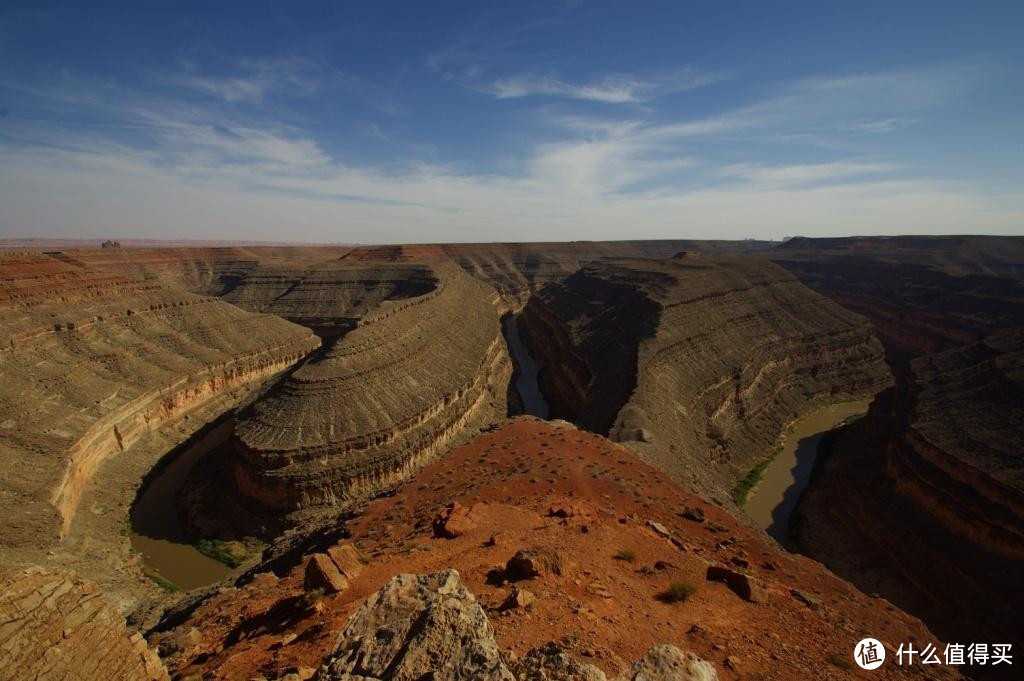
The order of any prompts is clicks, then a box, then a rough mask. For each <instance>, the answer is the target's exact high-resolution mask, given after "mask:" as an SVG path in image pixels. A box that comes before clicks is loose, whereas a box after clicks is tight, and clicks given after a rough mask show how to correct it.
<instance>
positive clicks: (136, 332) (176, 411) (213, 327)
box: [0, 253, 319, 547]
mask: <svg viewBox="0 0 1024 681" xmlns="http://www.w3.org/2000/svg"><path fill="white" fill-rule="evenodd" d="M0 281H2V284H3V286H2V289H0V329H2V332H3V337H2V338H0V371H2V373H3V376H4V385H3V390H2V391H0V414H2V415H3V416H2V419H3V420H2V422H0V467H2V469H0V473H2V475H0V479H2V483H0V509H2V512H4V513H5V515H6V517H7V518H8V519H9V520H8V521H7V522H5V523H4V524H3V527H2V528H0V544H3V545H4V546H8V547H10V546H18V545H33V546H36V545H46V544H49V543H52V542H54V541H56V540H58V539H60V538H62V537H63V536H64V535H65V534H66V533H67V531H68V528H69V526H70V523H71V521H72V519H73V518H74V515H75V513H76V511H77V508H78V504H79V500H80V498H81V495H82V492H83V490H84V488H85V487H86V486H87V485H88V484H89V482H90V480H91V479H92V478H93V476H94V475H95V474H96V472H97V470H98V469H99V468H100V466H101V465H103V464H104V462H106V461H108V460H109V459H111V458H112V457H115V456H117V455H119V454H121V453H122V452H125V451H126V450H129V449H130V448H131V446H132V445H133V444H134V443H136V442H137V441H138V440H139V439H140V438H142V437H143V436H144V435H146V434H147V433H149V432H151V431H153V430H155V429H157V428H159V427H160V426H161V425H162V424H165V423H168V422H170V421H175V420H178V419H181V418H185V417H187V414H188V412H189V411H191V410H192V409H195V408H197V407H199V406H201V405H203V404H205V403H207V402H208V401H209V400H211V399H213V398H214V397H216V396H218V395H219V394H221V393H223V392H224V391H227V390H231V389H233V388H235V387H237V386H242V385H246V384H248V383H251V382H254V381H257V380H259V379H262V378H265V377H267V376H270V375H272V374H274V373H276V372H279V371H281V370H282V369H284V368H286V367H288V366H290V365H291V364H293V363H295V362H296V361H298V360H299V359H300V358H302V357H303V356H305V355H306V354H308V353H309V352H310V351H311V350H313V349H314V348H316V347H317V346H318V345H319V341H318V340H317V338H316V337H315V336H314V335H313V334H312V333H310V332H309V331H308V330H306V329H303V328H301V327H299V326H296V325H294V324H291V323H289V322H286V321H284V320H282V319H278V318H276V317H272V316H269V315H258V314H251V313H249V312H245V311H243V310H240V309H239V308H237V307H234V306H232V305H228V304H226V303H224V302H222V301H219V300H217V299H215V298H208V297H203V296H199V295H195V294H192V293H188V292H186V291H183V290H180V289H174V288H170V287H168V286H166V285H165V284H163V283H161V282H159V281H157V280H141V279H133V278H129V277H126V276H123V275H120V274H116V273H112V272H109V271H106V270H103V269H94V268H87V267H85V266H83V265H82V264H81V263H79V262H76V261H74V260H69V259H67V258H64V257H59V256H48V255H45V254H31V253H29V254H6V255H3V256H0ZM15 510H16V512H15Z"/></svg>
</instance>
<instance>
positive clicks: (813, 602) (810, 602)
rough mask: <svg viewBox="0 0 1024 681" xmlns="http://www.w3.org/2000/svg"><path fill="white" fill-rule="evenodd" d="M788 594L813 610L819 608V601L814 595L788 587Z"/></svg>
mask: <svg viewBox="0 0 1024 681" xmlns="http://www.w3.org/2000/svg"><path fill="white" fill-rule="evenodd" d="M789 595H790V596H792V597H793V598H795V599H796V600H798V601H800V602H801V603H803V604H804V605H806V606H807V607H808V608H810V609H811V610H814V611H815V612H817V611H818V610H820V609H821V601H819V600H818V599H817V598H815V597H814V596H811V595H809V594H807V593H804V592H803V591H800V590H799V589H790V590H789Z"/></svg>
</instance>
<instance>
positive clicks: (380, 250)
mask: <svg viewBox="0 0 1024 681" xmlns="http://www.w3.org/2000/svg"><path fill="white" fill-rule="evenodd" d="M771 245H772V244H771V242H766V241H753V240H750V241H692V240H689V239H662V240H647V241H571V242H532V243H530V242H526V243H465V244H413V245H394V246H364V247H360V248H355V249H353V250H352V251H351V252H349V253H347V254H345V255H344V256H342V258H343V259H344V260H347V261H356V262H359V261H372V262H407V261H415V260H424V259H426V260H452V261H453V262H455V263H456V264H458V265H459V267H461V268H462V269H464V270H465V271H466V272H468V273H469V274H471V275H473V276H474V277H476V278H478V279H481V280H482V281H485V282H487V283H488V284H490V285H491V286H493V287H494V288H495V289H497V290H498V292H499V293H500V294H501V296H502V298H503V301H504V303H505V305H506V306H507V307H509V308H511V309H518V308H521V307H522V306H523V305H524V304H525V303H526V300H527V299H528V298H529V296H530V294H531V292H533V291H535V290H537V289H539V288H540V287H542V286H544V285H545V284H547V283H549V282H552V281H558V280H560V279H563V278H564V277H566V276H568V275H570V274H572V273H573V272H575V271H576V270H578V269H579V268H580V267H582V266H583V265H584V264H585V263H587V262H590V261H593V260H599V259H601V258H667V257H670V256H672V255H675V254H676V253H679V252H684V251H689V252H702V253H719V254H722V253H749V252H760V251H764V250H767V249H768V248H770V246H771Z"/></svg>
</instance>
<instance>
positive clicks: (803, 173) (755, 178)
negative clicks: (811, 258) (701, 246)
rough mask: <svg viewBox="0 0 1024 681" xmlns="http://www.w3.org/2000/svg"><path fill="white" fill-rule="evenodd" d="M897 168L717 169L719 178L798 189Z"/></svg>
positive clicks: (850, 164) (841, 164)
mask: <svg viewBox="0 0 1024 681" xmlns="http://www.w3.org/2000/svg"><path fill="white" fill-rule="evenodd" d="M899 169H900V166H898V165H896V164H892V163H877V162H876V163H861V162H857V161H833V162H829V163H803V164H794V165H764V164H760V163H736V164H731V165H727V166H723V167H721V168H718V169H717V170H716V171H715V173H716V174H717V175H720V176H721V177H725V178H730V179H736V180H741V181H744V182H748V183H750V184H754V185H758V186H760V187H763V188H773V187H776V188H777V187H798V186H802V185H809V184H819V183H828V182H836V181H839V180H842V181H848V180H850V179H851V178H858V177H859V178H866V177H872V178H877V176H878V175H880V174H885V173H893V172H895V171H897V170H899Z"/></svg>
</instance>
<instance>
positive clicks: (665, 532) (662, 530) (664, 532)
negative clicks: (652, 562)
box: [647, 520, 672, 537]
mask: <svg viewBox="0 0 1024 681" xmlns="http://www.w3.org/2000/svg"><path fill="white" fill-rule="evenodd" d="M647 527H649V528H651V529H652V530H654V531H655V532H656V533H657V534H659V535H661V536H662V537H671V536H672V533H671V532H670V531H669V529H668V528H667V527H665V526H664V525H662V524H661V523H659V522H657V521H656V520H648V521H647Z"/></svg>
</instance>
